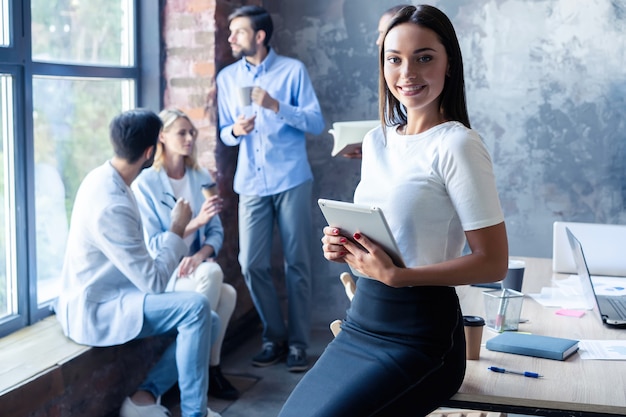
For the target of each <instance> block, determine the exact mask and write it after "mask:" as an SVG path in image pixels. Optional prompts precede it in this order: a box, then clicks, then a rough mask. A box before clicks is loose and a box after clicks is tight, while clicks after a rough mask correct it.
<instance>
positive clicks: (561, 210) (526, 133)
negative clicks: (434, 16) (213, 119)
mask: <svg viewBox="0 0 626 417" xmlns="http://www.w3.org/2000/svg"><path fill="white" fill-rule="evenodd" d="M397 3H399V1H381V0H318V1H317V2H301V1H298V2H295V1H293V0H267V1H265V2H264V5H265V7H266V8H267V9H268V10H270V12H271V13H272V15H273V17H274V18H275V22H276V24H277V31H276V33H275V39H274V45H275V47H276V49H277V50H278V51H279V52H280V53H282V54H285V55H290V56H294V57H297V58H299V59H301V60H302V61H304V62H305V63H306V65H307V67H308V69H309V72H310V75H311V78H312V80H313V83H314V85H315V88H316V91H317V93H318V96H319V99H320V101H321V104H322V108H323V111H324V114H325V117H326V119H327V123H328V127H329V128H330V125H331V123H332V122H333V121H341V120H354V119H365V118H376V117H377V114H376V113H377V102H376V100H377V86H376V83H377V73H378V69H377V58H376V48H375V45H374V41H375V39H376V34H375V30H376V25H377V21H378V17H379V15H380V13H381V12H382V11H383V10H385V9H387V8H389V7H391V6H393V5H395V4H397ZM408 3H413V4H418V3H417V2H410V1H409V2H408ZM430 4H432V5H434V6H437V7H439V8H440V9H442V10H443V11H444V12H445V13H446V14H447V15H448V16H449V17H450V19H451V20H452V22H453V24H454V25H455V28H456V30H457V35H458V37H459V40H460V43H461V48H462V52H463V56H464V65H465V77H466V86H467V97H468V106H469V113H470V118H471V121H472V125H473V127H474V128H475V129H476V130H478V131H479V132H480V133H481V135H482V136H483V138H484V140H485V142H486V144H487V146H488V148H489V150H490V152H491V154H492V157H493V160H494V164H495V172H496V175H497V180H498V187H499V191H500V198H501V202H502V206H503V209H504V213H505V216H506V223H507V229H508V236H509V244H510V252H511V254H513V255H520V256H539V257H550V256H551V253H552V246H551V245H552V223H553V222H554V221H556V220H567V221H581V222H597V223H616V224H624V223H626V210H625V208H624V206H625V202H626V130H625V128H626V117H625V116H626V101H625V97H626V71H624V67H625V64H626V59H625V55H626V52H625V51H626V3H625V2H624V1H623V0H590V1H585V2H581V1H571V0H543V1H524V0H440V1H432V2H430ZM330 149H331V137H330V135H328V134H323V135H320V136H319V137H311V141H310V144H309V156H310V161H311V163H312V165H313V169H314V173H315V179H316V189H315V190H316V193H317V196H323V197H329V198H337V199H346V200H349V199H351V197H352V192H353V190H354V187H355V185H356V183H357V181H358V176H359V169H360V167H359V164H358V163H357V162H355V161H350V160H346V159H342V158H331V157H330V155H329V153H330ZM318 212H319V211H315V213H318ZM314 221H315V224H316V228H317V230H318V231H319V230H321V228H322V227H323V224H324V222H323V219H322V218H321V216H320V215H319V214H318V215H317V216H316V217H315V219H314ZM317 239H318V236H314V239H313V240H314V241H315V242H314V245H315V246H316V247H317V248H318V249H317V250H316V252H315V271H316V276H315V279H316V288H315V291H316V303H317V305H318V306H320V308H319V309H318V310H316V315H315V317H316V319H318V320H320V321H321V322H324V321H325V320H327V319H328V318H330V317H329V316H332V315H333V314H339V313H338V310H340V309H341V307H338V308H335V306H337V305H341V303H342V300H341V296H342V293H341V288H337V286H336V285H335V282H336V281H337V278H336V277H337V275H338V272H339V268H338V267H337V266H336V265H329V264H328V263H327V262H325V260H324V259H323V258H322V257H321V254H320V250H319V240H317ZM329 288H332V289H331V290H330V291H329ZM337 297H339V298H337Z"/></svg>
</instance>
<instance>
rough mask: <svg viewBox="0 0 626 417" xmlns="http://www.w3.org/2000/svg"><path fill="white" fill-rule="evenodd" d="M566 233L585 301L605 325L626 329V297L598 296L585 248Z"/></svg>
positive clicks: (570, 233) (571, 235)
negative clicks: (592, 307) (584, 251)
mask: <svg viewBox="0 0 626 417" xmlns="http://www.w3.org/2000/svg"><path fill="white" fill-rule="evenodd" d="M565 231H566V232H567V239H568V240H569V244H570V247H571V248H572V255H573V256H574V262H575V263H576V269H577V270H578V276H579V277H580V282H581V284H582V287H583V294H584V296H585V299H586V300H587V302H588V303H589V305H590V306H594V307H595V309H596V311H598V313H599V314H600V318H601V319H602V322H603V323H604V324H606V325H607V326H611V327H625V328H626V296H607V295H598V294H596V291H595V289H594V287H593V281H592V280H591V275H590V274H589V268H588V267H587V261H586V260H585V254H584V253H583V246H582V245H581V244H580V242H579V241H578V239H576V236H574V234H573V233H572V232H571V230H569V228H565Z"/></svg>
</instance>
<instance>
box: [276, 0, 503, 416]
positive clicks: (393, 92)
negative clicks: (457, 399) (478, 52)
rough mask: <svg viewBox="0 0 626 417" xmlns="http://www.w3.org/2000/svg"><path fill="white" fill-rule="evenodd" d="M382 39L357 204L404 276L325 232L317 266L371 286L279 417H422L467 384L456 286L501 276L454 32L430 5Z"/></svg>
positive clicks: (479, 145) (492, 189)
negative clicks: (379, 219)
mask: <svg viewBox="0 0 626 417" xmlns="http://www.w3.org/2000/svg"><path fill="white" fill-rule="evenodd" d="M382 42H383V43H382V47H381V49H380V65H379V70H380V74H381V75H380V77H381V78H380V93H381V94H380V99H379V100H380V102H379V107H380V113H381V115H380V116H381V117H380V118H381V125H382V126H379V127H377V128H375V129H373V130H371V131H370V132H369V133H368V134H367V135H366V136H365V139H364V140H363V162H362V165H361V181H360V183H359V185H358V186H357V189H356V191H355V194H354V202H355V203H358V204H366V205H368V206H373V207H380V208H381V209H382V211H384V212H385V217H386V218H387V220H388V223H389V226H390V229H391V232H392V234H393V235H394V238H395V240H396V242H397V243H398V247H399V249H400V252H401V255H402V258H403V259H404V261H405V264H406V267H398V266H396V265H395V264H394V263H393V261H392V259H391V257H390V256H389V255H388V254H387V253H386V252H385V250H384V248H382V247H381V246H380V245H378V244H376V243H375V242H374V241H373V240H370V239H369V238H368V237H367V236H365V235H363V234H362V233H355V234H354V235H352V236H349V235H346V234H345V232H344V231H342V230H339V229H337V228H335V227H325V228H324V237H323V238H322V243H323V251H324V257H325V258H326V259H328V260H330V261H334V262H340V263H347V264H348V265H349V266H350V268H351V269H353V270H355V269H356V270H358V271H359V272H360V273H362V274H363V275H365V276H368V277H370V278H371V279H359V280H358V282H357V289H356V291H355V292H354V298H353V299H352V304H351V307H350V309H349V310H348V312H347V317H346V319H345V320H343V322H342V325H341V330H342V331H341V332H339V333H338V334H337V337H336V338H335V339H334V340H333V341H332V342H331V343H330V344H329V345H328V347H327V348H326V350H325V351H324V353H323V354H322V356H321V357H320V359H319V360H318V361H317V363H316V364H315V366H314V367H313V368H312V369H311V370H310V371H309V372H308V373H307V374H306V375H305V377H304V378H303V379H302V380H301V382H300V383H299V384H298V386H297V387H296V388H295V390H294V391H293V392H292V394H291V396H290V397H289V399H288V400H287V402H286V403H285V406H284V407H283V409H282V411H281V413H280V417H292V416H293V417H296V416H297V417H306V416H316V415H324V416H327V417H334V416H337V417H339V416H343V415H353V416H376V417H383V416H400V415H416V416H418V415H419V416H421V415H427V414H428V413H429V412H431V411H432V410H434V409H436V408H437V407H438V406H439V405H440V404H441V403H442V402H443V401H445V400H446V399H447V398H449V397H451V396H452V395H453V394H454V393H455V392H456V391H457V390H458V388H459V387H460V385H461V382H462V381H463V377H464V374H465V338H464V331H463V319H462V314H461V309H460V306H459V300H458V297H457V295H456V291H455V286H457V285H462V284H469V283H472V282H479V281H484V278H485V277H488V278H487V281H497V280H499V279H501V278H502V276H504V274H505V273H506V268H507V260H508V245H507V238H506V230H505V226H504V216H503V214H502V210H501V208H500V203H499V199H498V193H497V190H496V185H495V178H494V175H493V167H492V164H491V159H490V156H489V154H488V152H487V150H486V148H485V146H484V144H483V142H482V140H481V138H480V136H479V135H478V134H477V133H476V132H475V131H473V130H471V129H470V126H469V119H468V117H467V109H466V106H465V91H464V88H463V65H462V60H461V53H460V48H459V44H458V41H457V38H456V34H455V32H454V29H453V27H452V23H451V22H450V20H449V19H448V18H447V16H445V15H444V14H443V13H442V12H441V11H440V10H438V9H436V8H434V7H431V6H418V7H414V6H407V7H405V8H403V9H402V10H400V11H399V12H398V13H397V14H396V15H395V16H394V17H393V18H392V19H391V21H390V23H389V27H388V29H387V31H386V33H385V34H384V36H383V41H382ZM354 240H356V242H358V243H355V242H354ZM466 243H468V244H469V247H470V249H471V252H470V253H469V254H466V255H464V254H463V253H464V252H463V249H464V246H465V244H466ZM320 399H323V401H320Z"/></svg>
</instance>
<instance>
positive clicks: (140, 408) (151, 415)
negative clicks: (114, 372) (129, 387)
mask: <svg viewBox="0 0 626 417" xmlns="http://www.w3.org/2000/svg"><path fill="white" fill-rule="evenodd" d="M171 415H172V414H171V413H170V411H169V410H168V409H167V408H165V407H163V406H162V405H160V404H150V405H137V404H135V403H134V402H132V401H131V399H130V398H129V397H126V399H125V400H124V402H123V403H122V408H121V409H120V417H171ZM210 415H211V414H209V416H210ZM218 417H219V414H218Z"/></svg>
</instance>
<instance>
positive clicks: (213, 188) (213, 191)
mask: <svg viewBox="0 0 626 417" xmlns="http://www.w3.org/2000/svg"><path fill="white" fill-rule="evenodd" d="M202 194H203V195H204V198H206V199H208V198H211V197H213V196H214V195H217V184H216V183H211V184H202Z"/></svg>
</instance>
